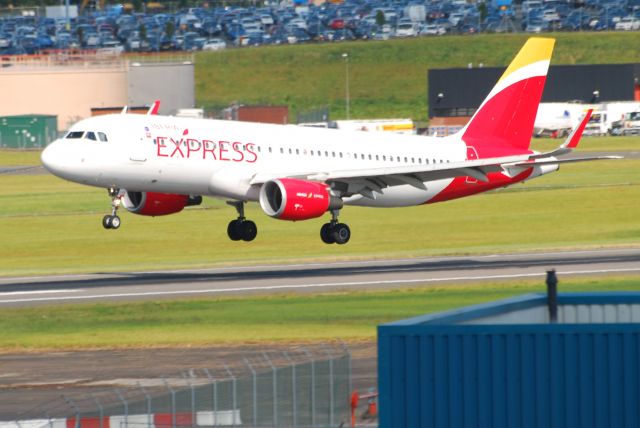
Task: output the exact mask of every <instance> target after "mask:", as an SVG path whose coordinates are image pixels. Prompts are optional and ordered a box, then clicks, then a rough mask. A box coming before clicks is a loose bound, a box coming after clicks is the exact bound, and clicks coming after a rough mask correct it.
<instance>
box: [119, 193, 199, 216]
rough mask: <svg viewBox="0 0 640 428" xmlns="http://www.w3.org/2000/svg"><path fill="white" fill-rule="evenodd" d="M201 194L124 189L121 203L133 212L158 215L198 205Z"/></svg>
mask: <svg viewBox="0 0 640 428" xmlns="http://www.w3.org/2000/svg"><path fill="white" fill-rule="evenodd" d="M201 203H202V196H189V195H173V194H170V193H155V192H130V191H125V193H124V196H123V198H122V205H123V206H124V207H125V208H126V209H127V211H130V212H132V213H134V214H140V215H148V216H153V217H155V216H160V215H168V214H175V213H177V212H180V211H182V210H183V209H184V207H189V206H192V205H200V204H201Z"/></svg>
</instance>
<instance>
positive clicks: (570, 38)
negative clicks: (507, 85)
mask: <svg viewBox="0 0 640 428" xmlns="http://www.w3.org/2000/svg"><path fill="white" fill-rule="evenodd" d="M545 36H546V35H545ZM549 36H550V37H555V38H556V39H557V43H556V48H555V51H554V54H553V59H552V64H604V63H632V62H640V49H638V35H637V34H636V33H634V32H628V33H624V32H616V33H614V32H610V33H577V32H575V33H556V34H551V35H549ZM528 37H529V35H526V34H487V35H479V36H471V37H468V36H443V37H420V38H412V39H401V40H400V39H398V40H390V41H385V42H375V41H369V42H350V43H330V44H321V45H308V44H307V45H299V46H296V45H293V46H272V47H263V48H260V49H228V50H226V51H224V52H203V53H198V54H197V56H196V104H197V105H198V106H202V107H205V108H207V109H219V108H223V107H227V106H228V105H229V104H231V103H233V102H239V103H241V104H270V105H288V106H289V108H290V120H291V121H295V114H296V113H297V112H300V111H305V110H309V109H314V108H319V107H322V106H326V105H328V106H329V107H330V111H331V118H332V119H342V118H344V117H345V99H344V97H345V64H344V60H343V59H342V54H343V53H345V52H347V53H349V58H350V92H351V117H352V118H390V117H410V118H412V119H414V120H425V119H426V117H427V110H428V108H427V105H426V104H427V100H426V97H427V77H426V74H427V70H428V69H430V68H449V67H466V66H467V64H469V63H472V64H474V65H475V66H477V65H478V64H479V63H483V64H484V65H485V66H487V67H491V66H506V65H507V64H508V63H509V62H510V61H511V60H512V59H513V57H514V55H515V54H516V53H517V52H518V50H519V49H520V47H521V46H522V44H523V43H524V41H525V40H526V39H527V38H528Z"/></svg>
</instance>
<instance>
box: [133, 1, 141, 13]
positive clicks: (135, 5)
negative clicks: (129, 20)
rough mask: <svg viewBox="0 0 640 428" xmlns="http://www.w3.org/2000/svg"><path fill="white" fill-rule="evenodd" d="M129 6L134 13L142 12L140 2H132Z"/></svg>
mask: <svg viewBox="0 0 640 428" xmlns="http://www.w3.org/2000/svg"><path fill="white" fill-rule="evenodd" d="M131 5H132V6H133V11H134V12H140V11H141V10H142V0H132V1H131Z"/></svg>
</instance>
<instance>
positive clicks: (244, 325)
mask: <svg viewBox="0 0 640 428" xmlns="http://www.w3.org/2000/svg"><path fill="white" fill-rule="evenodd" d="M560 280H561V283H560V288H561V290H562V291H564V292H572V291H609V290H618V291H637V290H638V289H640V278H638V277H627V278H625V277H618V278H612V277H609V278H606V277H605V278H600V279H564V278H560ZM543 291H544V284H543V278H542V277H541V278H540V279H539V280H536V281H521V282H515V283H509V284H506V283H485V284H474V285H451V286H446V287H444V286H434V287H423V288H416V287H414V288H410V289H396V290H391V291H369V292H349V291H344V292H333V293H323V294H317V295H306V294H282V295H274V296H268V297H246V298H219V299H197V300H177V301H176V300H172V301H155V302H145V303H108V304H107V303H105V304H90V305H68V306H65V305H62V306H44V307H37V308H30V309H3V311H2V315H3V316H2V317H0V331H2V335H0V351H1V352H14V351H33V350H44V349H79V348H107V347H147V346H148V347H158V346H180V347H184V346H207V345H213V344H221V343H230V344H247V343H250V342H274V341H300V340H308V341H319V340H331V339H342V340H359V339H373V338H374V337H375V328H376V326H377V325H378V324H380V323H384V322H388V321H392V320H397V319H402V318H407V317H411V316H415V315H420V314H424V313H429V312H436V311H442V310H447V309H452V308H457V307H461V306H466V305H471V304H476V303H481V302H487V301H493V300H496V299H501V298H506V297H509V296H513V295H519V294H524V293H531V292H543Z"/></svg>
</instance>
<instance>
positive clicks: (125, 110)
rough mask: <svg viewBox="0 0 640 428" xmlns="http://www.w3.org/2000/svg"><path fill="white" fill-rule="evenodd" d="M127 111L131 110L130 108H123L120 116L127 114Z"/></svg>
mask: <svg viewBox="0 0 640 428" xmlns="http://www.w3.org/2000/svg"><path fill="white" fill-rule="evenodd" d="M127 110H129V107H128V106H124V107H122V111H121V112H120V114H127Z"/></svg>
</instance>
